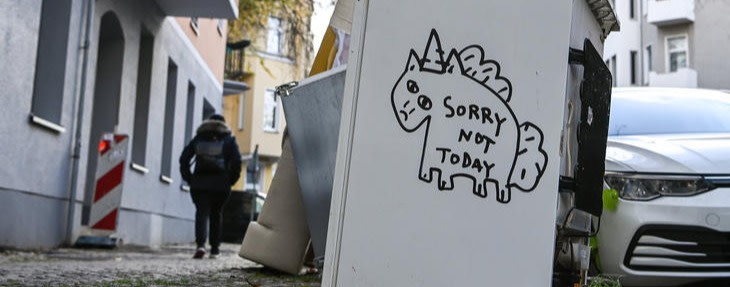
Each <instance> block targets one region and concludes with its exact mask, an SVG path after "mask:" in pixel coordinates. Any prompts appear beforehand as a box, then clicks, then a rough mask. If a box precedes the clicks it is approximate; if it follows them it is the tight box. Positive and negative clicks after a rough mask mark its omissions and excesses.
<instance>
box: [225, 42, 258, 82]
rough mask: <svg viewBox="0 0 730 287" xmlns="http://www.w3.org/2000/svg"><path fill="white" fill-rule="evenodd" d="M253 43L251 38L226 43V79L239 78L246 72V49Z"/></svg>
mask: <svg viewBox="0 0 730 287" xmlns="http://www.w3.org/2000/svg"><path fill="white" fill-rule="evenodd" d="M249 45H251V41H250V40H242V41H238V42H235V43H228V44H226V65H225V68H224V74H225V78H226V79H237V78H239V77H240V76H242V75H243V74H244V72H245V68H244V67H245V66H244V59H245V51H246V50H245V49H246V47H248V46H249Z"/></svg>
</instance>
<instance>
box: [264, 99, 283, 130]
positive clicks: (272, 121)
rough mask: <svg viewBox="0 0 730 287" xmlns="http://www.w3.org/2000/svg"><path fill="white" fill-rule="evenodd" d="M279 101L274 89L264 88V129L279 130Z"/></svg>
mask: <svg viewBox="0 0 730 287" xmlns="http://www.w3.org/2000/svg"><path fill="white" fill-rule="evenodd" d="M279 118H280V115H279V102H278V101H277V98H276V94H275V93H274V90H266V94H265V95H264V131H267V132H278V131H279Z"/></svg>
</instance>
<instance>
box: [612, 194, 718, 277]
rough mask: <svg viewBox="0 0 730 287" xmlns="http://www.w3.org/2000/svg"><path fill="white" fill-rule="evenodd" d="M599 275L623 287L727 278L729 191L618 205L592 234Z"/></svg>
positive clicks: (621, 202)
mask: <svg viewBox="0 0 730 287" xmlns="http://www.w3.org/2000/svg"><path fill="white" fill-rule="evenodd" d="M598 252H599V256H600V268H601V272H602V273H603V274H605V275H611V276H618V277H620V278H621V282H622V283H623V284H624V285H639V286H676V285H681V284H684V283H688V282H691V281H697V280H702V279H707V278H718V277H727V278H730V187H723V188H717V189H714V190H712V191H709V192H706V193H703V194H699V195H695V196H690V197H662V198H658V199H655V200H651V201H627V200H621V199H620V200H619V204H618V206H617V208H616V210H614V211H609V210H605V211H604V213H603V216H602V217H601V226H600V231H599V234H598Z"/></svg>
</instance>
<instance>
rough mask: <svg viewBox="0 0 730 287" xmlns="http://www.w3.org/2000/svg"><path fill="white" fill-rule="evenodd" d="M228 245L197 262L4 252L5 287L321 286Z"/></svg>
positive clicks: (142, 253) (115, 253) (106, 253)
mask: <svg viewBox="0 0 730 287" xmlns="http://www.w3.org/2000/svg"><path fill="white" fill-rule="evenodd" d="M239 247H240V245H236V244H224V245H223V246H221V256H220V257H218V258H216V259H210V258H207V257H206V258H204V259H199V260H197V259H192V254H193V252H194V251H195V246H194V245H192V244H190V245H169V246H163V247H161V248H158V249H148V248H139V247H130V246H123V247H120V248H116V249H77V248H61V249H55V250H52V251H46V252H21V251H2V252H0V286H256V287H259V286H260V287H269V286H272V287H274V286H277V287H278V286H301V287H305V286H311V287H317V286H320V281H321V278H320V275H318V274H314V275H302V276H290V275H287V274H283V273H279V272H276V271H273V270H269V269H266V268H263V267H262V266H261V265H258V264H256V263H253V262H251V261H248V260H245V259H242V258H240V257H238V248H239Z"/></svg>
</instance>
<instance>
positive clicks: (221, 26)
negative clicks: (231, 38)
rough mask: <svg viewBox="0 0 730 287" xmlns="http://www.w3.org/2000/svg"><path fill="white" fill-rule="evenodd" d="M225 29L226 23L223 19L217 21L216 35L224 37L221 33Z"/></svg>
mask: <svg viewBox="0 0 730 287" xmlns="http://www.w3.org/2000/svg"><path fill="white" fill-rule="evenodd" d="M225 27H226V21H224V20H223V19H218V35H221V36H223V35H225V33H223V30H225Z"/></svg>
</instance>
